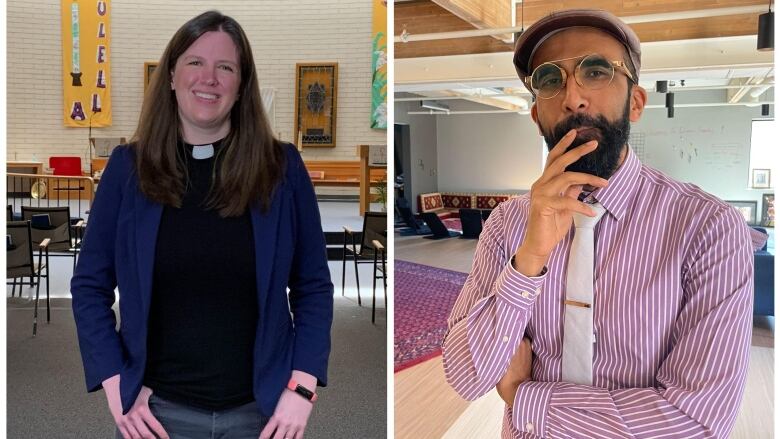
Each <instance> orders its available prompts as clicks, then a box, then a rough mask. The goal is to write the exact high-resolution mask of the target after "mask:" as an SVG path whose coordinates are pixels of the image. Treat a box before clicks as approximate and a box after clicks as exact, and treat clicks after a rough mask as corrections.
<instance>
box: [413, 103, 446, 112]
mask: <svg viewBox="0 0 780 439" xmlns="http://www.w3.org/2000/svg"><path fill="white" fill-rule="evenodd" d="M420 106H421V107H423V108H427V109H428V110H434V111H442V112H445V113H447V114H449V113H450V107H448V106H446V105H444V104H440V103H438V102H434V101H420Z"/></svg>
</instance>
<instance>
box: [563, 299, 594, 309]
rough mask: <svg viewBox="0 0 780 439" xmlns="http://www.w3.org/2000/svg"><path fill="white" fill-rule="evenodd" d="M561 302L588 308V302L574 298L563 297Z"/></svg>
mask: <svg viewBox="0 0 780 439" xmlns="http://www.w3.org/2000/svg"><path fill="white" fill-rule="evenodd" d="M563 303H564V304H566V305H572V306H579V307H581V308H590V303H585V302H578V301H576V300H569V299H565V300H564V301H563Z"/></svg>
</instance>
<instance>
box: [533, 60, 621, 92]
mask: <svg viewBox="0 0 780 439" xmlns="http://www.w3.org/2000/svg"><path fill="white" fill-rule="evenodd" d="M594 55H596V56H600V57H602V58H604V59H606V57H605V56H604V55H601V54H599V53H589V54H587V55H579V56H572V57H571V58H563V59H556V60H554V61H547V62H543V63H541V64H539V65H538V66H536V68H535V69H534V71H533V72H531V74H530V75H528V76H526V78H525V85H526V86H527V87H528V89H529V90H531V91H532V92H533V94H534V96H536V97H537V98H539V99H552V98H554V97H556V96H558V94H559V93H560V92H561V90H563V89H564V88H566V81H567V79H568V78H569V74H568V73H566V70H564V68H563V67H561V66H559V65H558V64H556V63H559V62H561V61H569V60H571V59H577V58H582V61H580V62H579V63H578V64H577V67H575V68H574V81H575V82H577V85H579V86H580V87H582V88H585V89H586V90H600V89H588V88H586V87H585V86H584V85H583V84H582V83H581V82H580V80H579V78H578V77H577V76H578V75H577V73H578V72H579V71H580V67H582V63H583V62H584V61H585V60H586V59H587V58H588V57H590V56H594ZM607 61H609V63H610V64H611V65H612V77H611V78H609V82H608V83H607V84H606V85H605V86H604V87H608V86H609V85H610V84H612V80H613V79H615V70H617V69H619V70H620V71H621V72H623V74H625V75H626V76H628V79H630V80H631V82H633V83H634V84H636V79H634V75H632V74H631V71H630V70H629V69H628V67H626V63H625V61H621V60H614V61H610V60H607ZM545 64H550V65H553V66H555V67H557V68H558V70H560V71H561V78H562V81H561V87H560V88H559V89H558V91H556V92H555V94H554V95H552V96H548V97H546V98H543V97H541V96H539V93H538V91H537V90H535V89H534V88H533V86H532V85H531V84H532V82H533V77H534V73H536V71H537V70H539V68H541V67H542V66H544V65H545Z"/></svg>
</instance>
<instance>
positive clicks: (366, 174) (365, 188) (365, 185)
mask: <svg viewBox="0 0 780 439" xmlns="http://www.w3.org/2000/svg"><path fill="white" fill-rule="evenodd" d="M358 155H359V156H360V216H363V212H365V211H367V210H369V207H370V206H371V172H370V168H369V166H368V145H358Z"/></svg>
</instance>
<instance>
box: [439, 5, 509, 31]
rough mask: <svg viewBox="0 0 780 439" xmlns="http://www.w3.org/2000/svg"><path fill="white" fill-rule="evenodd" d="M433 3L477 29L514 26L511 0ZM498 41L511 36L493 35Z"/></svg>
mask: <svg viewBox="0 0 780 439" xmlns="http://www.w3.org/2000/svg"><path fill="white" fill-rule="evenodd" d="M433 2H434V3H436V4H437V5H439V6H441V7H442V8H444V9H446V10H447V11H449V12H451V13H452V14H453V15H455V16H456V17H459V18H460V19H461V20H463V21H465V22H466V23H469V24H471V25H472V26H473V27H475V28H477V29H491V28H503V27H510V26H513V25H514V22H513V21H512V1H511V0H433ZM493 38H495V39H499V40H508V39H511V38H512V36H511V35H493Z"/></svg>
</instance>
